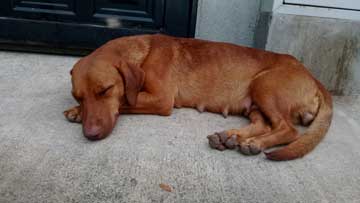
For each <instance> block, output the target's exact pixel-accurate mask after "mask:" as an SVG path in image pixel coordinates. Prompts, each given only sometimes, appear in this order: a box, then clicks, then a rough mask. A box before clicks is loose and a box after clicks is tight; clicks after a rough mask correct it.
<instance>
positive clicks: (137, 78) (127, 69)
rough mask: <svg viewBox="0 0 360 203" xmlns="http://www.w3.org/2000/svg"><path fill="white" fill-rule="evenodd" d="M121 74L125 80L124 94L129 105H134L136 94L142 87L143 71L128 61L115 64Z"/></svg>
mask: <svg viewBox="0 0 360 203" xmlns="http://www.w3.org/2000/svg"><path fill="white" fill-rule="evenodd" d="M115 67H116V68H117V69H118V71H119V72H120V74H121V75H122V77H123V79H124V82H125V95H126V99H127V101H128V103H129V105H130V106H135V104H136V100H137V96H138V94H139V92H140V90H141V89H142V87H143V85H144V81H145V72H144V71H143V70H142V69H141V68H139V67H137V66H132V65H129V64H128V63H125V62H123V63H120V64H118V65H117V66H115Z"/></svg>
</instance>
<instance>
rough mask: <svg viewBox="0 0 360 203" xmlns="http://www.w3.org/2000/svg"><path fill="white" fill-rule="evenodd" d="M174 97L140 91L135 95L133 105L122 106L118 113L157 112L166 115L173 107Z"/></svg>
mask: <svg viewBox="0 0 360 203" xmlns="http://www.w3.org/2000/svg"><path fill="white" fill-rule="evenodd" d="M173 103H174V98H173V97H172V96H166V95H164V94H163V95H162V96H158V95H155V94H151V93H148V92H140V93H139V94H138V96H137V102H136V105H135V106H122V107H120V113H134V114H157V115H162V116H168V115H170V114H171V111H172V108H173Z"/></svg>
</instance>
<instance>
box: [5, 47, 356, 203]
mask: <svg viewBox="0 0 360 203" xmlns="http://www.w3.org/2000/svg"><path fill="white" fill-rule="evenodd" d="M77 59H78V58H76V57H68V56H55V55H42V54H28V53H16V52H0V202H1V203H5V202H26V203H32V202H33V203H41V202H126V203H129V202H171V203H172V202H185V203H190V202H277V203H280V202H284V203H288V202H346V203H350V202H360V98H359V97H335V98H334V100H335V101H334V103H335V105H334V119H333V123H332V126H331V128H330V131H329V133H328V135H327V136H326V137H325V139H324V140H323V142H322V143H321V144H320V145H319V146H318V147H317V148H316V149H315V150H314V151H313V152H312V153H311V154H309V155H308V156H306V157H305V158H303V159H299V160H295V161H288V162H272V161H268V160H266V159H265V158H264V155H263V154H261V155H258V156H244V155H242V154H240V153H239V152H237V151H224V152H219V151H216V150H212V149H210V148H209V146H208V143H207V139H206V136H207V135H209V134H211V133H213V132H216V131H221V130H225V129H229V128H236V127H240V126H244V125H246V124H247V122H248V121H247V120H246V119H244V118H240V117H236V116H232V117H229V118H227V119H224V118H223V117H222V116H221V115H216V114H210V113H202V114H199V113H198V112H197V111H195V110H192V109H180V110H174V112H173V114H172V115H171V116H169V117H161V116H151V115H124V116H121V117H120V120H119V122H118V124H117V127H116V128H115V130H114V131H113V133H112V134H111V136H109V137H108V138H107V139H105V140H102V141H98V142H90V141H88V140H87V139H85V138H84V137H83V135H82V132H81V126H80V125H78V124H74V123H69V122H67V121H66V120H65V118H64V117H63V115H62V112H63V111H64V110H65V109H67V108H69V107H71V106H73V105H75V101H74V100H73V99H72V97H71V94H70V88H71V85H70V75H69V71H70V69H71V67H72V65H73V64H74V63H75V62H76V60H77ZM159 184H166V185H169V186H171V187H172V192H166V191H164V190H162V189H161V188H160V187H159Z"/></svg>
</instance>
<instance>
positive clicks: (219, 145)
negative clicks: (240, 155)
mask: <svg viewBox="0 0 360 203" xmlns="http://www.w3.org/2000/svg"><path fill="white" fill-rule="evenodd" d="M207 138H208V139H209V145H210V147H211V148H213V149H217V150H220V151H223V150H225V149H234V148H235V147H236V146H237V145H238V142H237V138H236V135H232V136H230V137H229V136H228V135H227V133H226V132H225V131H223V132H219V133H215V134H213V135H209V136H208V137H207Z"/></svg>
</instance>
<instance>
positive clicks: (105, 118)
mask: <svg viewBox="0 0 360 203" xmlns="http://www.w3.org/2000/svg"><path fill="white" fill-rule="evenodd" d="M70 73H71V75H72V95H73V97H74V98H75V99H76V100H77V102H78V103H79V104H80V108H81V116H82V125H83V133H84V135H85V137H87V138H88V139H90V140H99V139H102V138H105V137H106V136H107V135H109V134H110V133H111V131H112V129H113V128H114V126H115V123H116V120H117V119H118V117H119V108H120V107H121V106H123V105H130V106H133V105H135V104H136V99H137V95H138V93H139V91H140V90H141V88H142V86H143V83H144V78H145V74H144V71H143V70H142V69H140V68H138V67H137V66H132V65H131V64H128V63H126V62H117V63H116V64H112V63H109V62H107V61H106V60H103V59H97V58H96V57H94V58H92V57H89V56H88V57H85V58H83V59H81V60H79V61H78V62H77V63H76V64H75V66H74V68H73V69H72V70H71V72H70Z"/></svg>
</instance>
